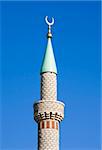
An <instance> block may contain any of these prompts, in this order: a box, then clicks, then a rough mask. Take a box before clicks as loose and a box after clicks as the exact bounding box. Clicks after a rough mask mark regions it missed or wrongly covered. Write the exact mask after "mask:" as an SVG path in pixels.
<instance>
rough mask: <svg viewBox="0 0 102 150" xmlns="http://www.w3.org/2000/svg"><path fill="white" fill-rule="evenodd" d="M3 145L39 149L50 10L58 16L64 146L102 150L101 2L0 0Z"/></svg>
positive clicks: (56, 36)
mask: <svg viewBox="0 0 102 150" xmlns="http://www.w3.org/2000/svg"><path fill="white" fill-rule="evenodd" d="M1 4H2V12H1V15H2V16H1V17H2V18H1V19H2V20H1V22H2V28H1V29H2V32H1V33H2V37H1V40H2V47H1V48H2V51H1V54H2V55H1V69H2V70H1V71H2V72H1V73H2V74H1V75H2V77H1V79H2V87H1V90H2V96H1V109H0V111H1V118H0V120H1V121H0V122H1V133H0V134H1V140H0V141H1V150H36V149H37V124H36V123H35V122H34V121H33V103H34V101H35V100H39V98H40V74H39V72H40V67H41V63H42V58H43V54H44V51H45V48H46V43H47V40H46V33H47V25H46V23H45V21H44V17H45V16H46V15H48V16H50V17H52V16H53V17H54V18H55V24H54V26H53V30H52V31H53V40H52V42H53V48H54V53H55V57H56V62H57V67H58V100H62V101H63V102H64V103H65V119H64V121H63V122H62V123H61V128H60V133H61V134H60V149H61V150H68V149H69V150H100V38H101V37H100V36H101V35H100V26H101V22H100V2H95V1H94V2H74V1H73V2H13V1H12V2H1Z"/></svg>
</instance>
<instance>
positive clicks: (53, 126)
mask: <svg viewBox="0 0 102 150" xmlns="http://www.w3.org/2000/svg"><path fill="white" fill-rule="evenodd" d="M52 128H53V129H54V128H55V122H54V121H52Z"/></svg>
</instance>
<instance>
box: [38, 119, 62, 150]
mask: <svg viewBox="0 0 102 150" xmlns="http://www.w3.org/2000/svg"><path fill="white" fill-rule="evenodd" d="M51 123H52V122H51V121H50V124H49V127H50V128H47V121H45V122H44V125H45V126H44V127H45V128H40V127H42V126H39V128H38V150H59V128H58V129H56V128H52V124H51ZM54 123H55V124H54V125H56V121H55V122H54ZM57 125H58V124H57ZM55 127H56V126H55Z"/></svg>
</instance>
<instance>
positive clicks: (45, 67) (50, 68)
mask: <svg viewBox="0 0 102 150" xmlns="http://www.w3.org/2000/svg"><path fill="white" fill-rule="evenodd" d="M47 19H48V17H47V16H46V17H45V21H46V23H47V24H48V34H47V38H48V43H47V48H46V51H45V55H44V58H43V62H42V67H41V72H40V73H44V72H54V73H56V74H57V67H56V63H55V58H54V53H53V48H52V43H51V38H52V33H51V26H52V25H53V24H54V18H52V22H48V20H47Z"/></svg>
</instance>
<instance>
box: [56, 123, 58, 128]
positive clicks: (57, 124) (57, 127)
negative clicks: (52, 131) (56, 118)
mask: <svg viewBox="0 0 102 150" xmlns="http://www.w3.org/2000/svg"><path fill="white" fill-rule="evenodd" d="M56 129H57V130H58V122H56Z"/></svg>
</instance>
